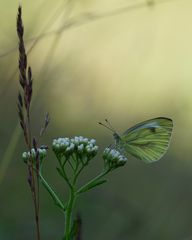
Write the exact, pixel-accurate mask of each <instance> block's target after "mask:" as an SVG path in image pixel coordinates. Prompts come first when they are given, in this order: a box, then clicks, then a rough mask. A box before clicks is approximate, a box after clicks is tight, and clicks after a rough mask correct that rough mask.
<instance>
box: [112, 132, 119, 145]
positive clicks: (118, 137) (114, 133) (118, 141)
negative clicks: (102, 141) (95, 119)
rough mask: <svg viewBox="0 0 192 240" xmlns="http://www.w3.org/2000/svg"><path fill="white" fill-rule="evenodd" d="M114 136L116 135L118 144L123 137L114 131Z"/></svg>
mask: <svg viewBox="0 0 192 240" xmlns="http://www.w3.org/2000/svg"><path fill="white" fill-rule="evenodd" d="M113 137H114V139H115V142H116V144H117V143H119V142H120V140H121V137H120V136H119V135H118V134H117V133H116V132H115V133H113Z"/></svg>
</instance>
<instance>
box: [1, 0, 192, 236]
mask: <svg viewBox="0 0 192 240" xmlns="http://www.w3.org/2000/svg"><path fill="white" fill-rule="evenodd" d="M149 2H150V1H148V4H147V1H146V2H145V1H144V0H138V1H137V0H118V1H117V0H113V1H112V0H99V1H98V0H97V1H96V0H76V1H75V0H69V1H68V2H67V1H64V0H60V1H59V0H57V1H51V0H46V1H44V0H38V1H22V5H23V21H24V26H25V40H26V48H27V50H28V51H29V54H28V62H29V64H30V65H31V66H32V70H33V78H34V95H33V106H32V121H33V130H34V135H36V134H37V133H38V130H39V128H40V125H41V124H42V122H43V117H44V114H45V112H47V111H48V112H49V113H50V116H51V123H50V126H49V128H48V131H47V134H46V136H45V137H44V139H42V143H43V144H48V145H49V146H51V141H52V139H53V138H55V137H59V136H74V135H83V136H87V137H93V138H96V139H97V144H98V145H99V146H100V150H101V151H102V149H104V147H105V146H107V145H109V144H111V143H113V140H112V135H111V133H110V132H108V131H107V130H106V129H104V128H102V127H100V126H99V125H98V124H97V122H98V121H102V120H103V119H105V118H106V117H107V118H108V119H110V121H111V122H112V124H113V125H114V127H115V128H116V129H117V131H118V132H120V133H121V132H123V131H125V130H126V129H127V128H129V127H131V126H132V125H134V124H136V123H138V122H140V121H143V120H146V119H150V118H153V117H158V116H166V117H170V118H172V119H173V121H174V131H173V137H172V141H171V145H170V148H169V151H168V153H167V154H166V155H165V156H164V157H163V159H162V160H161V161H159V162H157V163H154V164H151V165H145V164H143V163H141V162H139V161H138V160H135V159H133V158H131V157H130V161H129V162H128V163H127V165H126V166H125V167H124V168H121V169H118V170H117V171H115V172H114V173H112V174H111V175H110V176H109V181H108V183H107V184H106V185H104V186H102V187H101V188H100V189H99V188H98V189H96V190H93V191H92V192H90V193H87V194H85V195H84V196H83V197H82V198H81V199H80V201H79V205H78V207H77V212H79V213H80V215H81V216H82V219H83V240H88V239H89V240H96V239H105V240H108V239H109V240H117V239H121V240H124V239H125V240H126V239H130V240H141V239H142V240H154V239H155V240H162V239H163V240H190V239H191V238H190V236H191V235H192V230H191V226H192V215H191V210H192V161H191V160H192V150H191V138H192V130H191V125H192V27H191V21H192V15H191V10H192V1H191V0H167V1H166V0H162V1H161V0H156V1H154V3H152V4H150V3H149ZM151 2H153V1H151ZM17 7H18V2H17V1H7V0H1V1H0V99H1V101H0V110H1V114H0V120H1V125H0V144H1V147H0V154H1V160H0V239H3V240H9V239H10V240H13V239H14V240H24V239H34V236H33V234H34V221H33V209H32V201H31V196H30V191H29V189H28V186H27V182H26V169H25V165H24V164H23V163H22V161H21V159H20V155H21V153H22V152H23V151H24V150H25V147H24V142H23V138H22V134H21V131H20V129H19V128H18V127H17V113H16V98H17V93H18V89H19V84H18V75H17V61H18V51H17V43H18V39H17V35H16V22H15V21H16V13H17ZM16 143H17V144H16ZM56 164H57V163H56V160H55V159H54V156H53V154H51V153H50V154H49V157H48V158H47V160H46V162H45V166H44V174H45V176H46V177H47V178H48V179H49V182H50V183H52V184H53V185H54V186H55V187H56V188H57V190H58V191H61V192H62V193H63V196H64V197H65V195H66V188H65V185H64V184H63V182H62V181H61V179H60V178H59V177H58V176H57V175H56V173H55V170H54V169H55V167H56ZM101 168H102V161H101V159H100V158H97V159H95V160H94V161H93V162H92V163H91V164H90V166H89V167H88V169H87V173H85V174H83V175H82V182H83V181H85V180H86V179H89V178H90V177H91V176H92V175H96V174H97V173H98V172H99V170H100V169H101ZM63 225H64V224H63V216H62V215H61V214H60V212H59V211H58V210H57V208H56V207H55V206H54V205H53V203H52V201H51V199H50V197H49V195H48V194H47V192H45V191H44V189H42V192H41V228H42V239H48V240H49V239H50V240H52V239H61V236H62V234H63Z"/></svg>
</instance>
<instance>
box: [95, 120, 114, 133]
mask: <svg viewBox="0 0 192 240" xmlns="http://www.w3.org/2000/svg"><path fill="white" fill-rule="evenodd" d="M98 124H99V125H101V126H103V127H105V128H107V129H109V130H110V131H111V132H113V133H114V132H115V131H114V129H113V128H112V127H111V126H110V125H109V126H107V125H105V124H104V123H102V122H99V123H98Z"/></svg>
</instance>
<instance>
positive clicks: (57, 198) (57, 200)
mask: <svg viewBox="0 0 192 240" xmlns="http://www.w3.org/2000/svg"><path fill="white" fill-rule="evenodd" d="M39 177H40V179H41V183H42V184H43V186H44V187H45V189H46V190H47V191H48V192H49V194H50V195H51V197H52V198H53V200H54V202H55V204H56V205H57V206H58V207H59V208H60V209H61V210H62V211H63V212H64V211H65V210H66V207H65V206H64V204H63V203H62V202H61V200H60V199H59V197H58V196H57V194H56V193H55V192H54V191H53V189H52V188H51V187H50V186H49V184H48V183H47V181H46V180H45V179H44V177H43V176H42V175H41V174H39Z"/></svg>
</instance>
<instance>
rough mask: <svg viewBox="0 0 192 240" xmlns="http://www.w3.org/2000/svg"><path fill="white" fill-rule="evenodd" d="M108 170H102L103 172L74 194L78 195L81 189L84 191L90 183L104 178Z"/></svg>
mask: <svg viewBox="0 0 192 240" xmlns="http://www.w3.org/2000/svg"><path fill="white" fill-rule="evenodd" d="M109 171H110V170H104V171H103V172H101V173H100V174H99V175H98V176H96V177H95V178H93V179H91V180H90V181H89V182H88V183H86V184H85V185H83V186H82V187H81V188H79V190H78V191H77V192H76V194H77V195H78V194H80V193H81V192H82V191H83V189H86V188H87V187H88V186H90V185H91V184H92V183H94V182H96V181H98V180H99V179H100V178H102V177H104V176H105V175H106V174H107V173H108V172H109Z"/></svg>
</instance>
